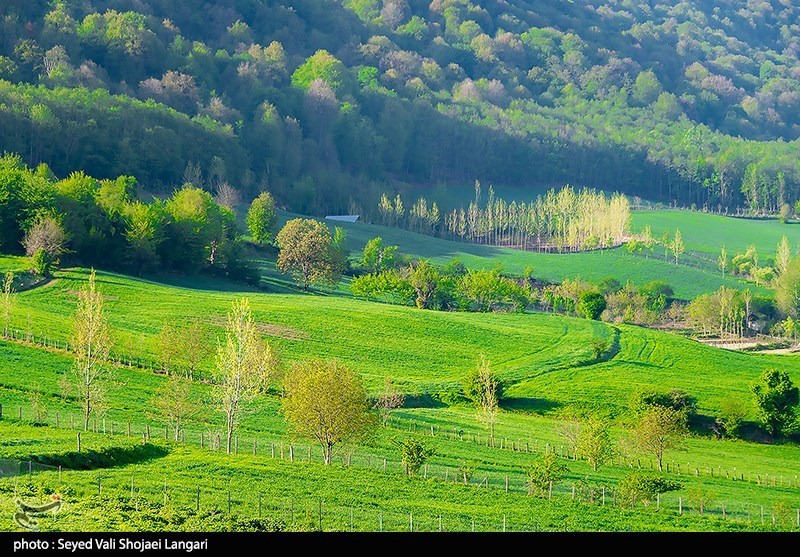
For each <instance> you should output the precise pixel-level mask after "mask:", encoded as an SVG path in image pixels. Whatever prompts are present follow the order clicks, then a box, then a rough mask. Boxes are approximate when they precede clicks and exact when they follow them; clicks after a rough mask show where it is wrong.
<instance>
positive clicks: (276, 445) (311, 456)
mask: <svg viewBox="0 0 800 557" xmlns="http://www.w3.org/2000/svg"><path fill="white" fill-rule="evenodd" d="M2 408H3V407H2V405H0V417H2V416H3V414H2V412H3V410H2ZM14 414H15V415H13V418H16V419H17V420H23V421H25V420H27V421H29V422H31V423H35V424H38V425H48V426H51V427H56V428H61V429H71V430H74V431H75V435H76V437H75V439H76V451H77V452H80V451H81V450H82V448H83V449H84V450H85V449H86V447H85V446H84V447H82V446H81V443H82V437H81V430H82V429H83V422H82V421H81V420H80V419H79V420H76V419H75V416H74V415H73V414H69V415H62V414H61V413H60V412H56V413H50V412H44V411H42V410H37V409H34V408H30V407H23V406H17V407H16V412H15V413H14ZM8 417H12V416H6V418H8ZM392 427H393V428H395V429H398V430H399V431H403V432H408V433H411V434H417V435H425V436H430V437H439V438H440V439H446V440H448V441H451V442H458V443H469V444H475V445H480V446H481V447H482V449H488V450H497V451H510V452H518V453H530V454H531V455H532V458H533V456H534V455H538V454H541V453H542V452H545V451H552V452H554V453H555V454H556V455H558V456H559V457H561V458H562V459H564V461H567V460H569V459H570V455H569V454H568V450H567V449H566V448H565V447H564V446H563V445H557V444H551V443H549V442H544V441H539V440H533V439H531V438H530V437H527V436H526V437H525V438H518V439H516V440H514V439H511V438H509V437H507V436H505V437H498V438H496V439H495V440H494V446H493V444H492V442H491V440H490V438H489V436H488V435H480V434H477V433H465V432H463V431H461V430H458V429H455V428H453V429H450V428H441V427H439V426H437V425H435V424H426V423H421V422H418V421H415V420H408V419H403V418H396V417H393V418H392ZM90 430H91V431H92V432H97V433H105V434H106V435H117V436H125V437H132V438H137V439H141V441H142V442H147V441H150V440H152V439H155V438H159V439H165V440H170V441H172V442H174V441H175V436H174V432H173V431H170V430H169V428H167V427H160V426H155V425H152V424H147V423H145V424H142V423H131V422H124V423H119V422H114V421H111V420H104V419H102V418H101V419H100V420H98V419H93V420H92V422H91V427H90ZM225 441H226V440H225V437H224V436H223V434H222V433H220V432H219V431H213V430H186V429H181V430H180V431H179V433H178V439H177V442H179V443H183V444H189V445H193V446H195V447H198V448H201V449H205V450H209V451H219V452H224V451H226V442H225ZM231 452H232V453H233V454H234V455H237V454H242V455H243V454H249V455H256V456H261V457H265V458H270V459H279V460H283V461H288V462H291V463H298V464H300V463H322V462H324V459H323V455H322V450H321V448H320V447H319V446H318V445H315V444H313V443H303V442H296V441H292V440H288V439H286V438H282V437H279V436H274V437H269V436H267V435H262V436H258V437H255V436H254V437H247V436H238V435H237V436H235V437H234V438H233V439H232V443H231ZM16 462H17V465H16V468H14V466H15V465H14V464H11V465H8V466H9V468H8V469H9V470H16V472H15V473H14V474H7V475H16V476H25V474H26V473H27V474H28V476H29V477H30V478H32V477H33V474H34V473H35V472H57V473H58V474H59V481H60V478H61V467H55V466H48V465H44V464H40V463H37V462H35V461H32V460H28V461H16ZM333 464H335V465H341V466H343V467H354V468H359V469H368V470H372V471H374V472H380V473H385V474H390V475H395V476H396V475H403V474H406V467H405V465H404V463H403V462H402V460H400V459H397V458H392V457H391V456H387V455H386V454H385V453H384V454H382V453H381V449H380V448H375V449H372V450H371V449H370V448H368V447H359V448H358V450H354V449H352V448H350V449H348V450H346V451H341V452H339V453H338V454H337V456H336V458H335V459H334V461H333ZM609 464H610V465H611V466H617V467H621V468H623V469H625V468H627V469H628V470H631V471H632V470H655V469H656V466H655V464H654V462H653V461H652V460H644V461H643V460H642V459H639V458H635V459H633V458H625V457H623V456H621V455H617V456H616V458H615V460H614V461H613V462H611V463H609ZM26 467H27V468H26ZM3 469H4V470H5V468H3ZM664 473H665V474H667V475H671V476H674V477H676V478H678V479H680V478H681V477H684V478H689V477H701V476H707V477H710V478H717V479H718V481H721V480H722V479H723V478H724V479H725V480H729V481H731V482H748V483H750V484H752V485H754V486H761V487H764V488H767V487H775V488H785V489H790V490H794V489H797V488H798V487H800V483H798V482H799V480H798V476H797V475H794V476H793V477H784V476H783V475H780V474H769V473H763V474H751V473H748V474H745V473H743V472H739V473H738V475H737V472H736V469H735V468H734V470H733V471H731V470H724V469H722V467H721V466H717V467H713V466H710V465H706V466H702V467H701V466H692V465H691V464H689V463H686V464H685V465H682V463H677V462H675V461H674V460H672V461H666V462H665V463H664ZM417 475H418V476H419V479H420V480H431V481H442V482H449V483H458V484H462V485H466V486H471V487H472V488H474V489H485V490H494V491H495V492H496V491H504V492H508V493H524V494H527V493H529V492H530V485H529V481H528V477H527V476H526V474H525V472H524V471H523V470H522V469H519V468H512V467H511V466H506V467H502V466H499V465H492V466H488V465H482V466H480V467H474V468H472V469H469V468H467V467H464V466H461V467H459V466H453V465H452V464H449V465H448V464H447V463H444V462H435V461H430V462H428V463H426V464H425V465H424V466H422V467H421V469H420V470H419V472H418V474H417ZM101 481H102V480H101V473H99V474H98V492H100V489H101V485H102V484H101ZM131 485H133V486H134V487H132V488H130V489H131V491H129V490H128V488H129V487H130V486H127V485H125V486H106V487H107V488H108V489H109V490H111V491H110V492H112V493H117V494H120V493H128V494H129V495H130V496H131V497H144V498H145V500H148V501H149V500H154V499H153V498H154V497H155V495H160V496H162V497H163V496H165V494H171V497H172V498H173V499H172V500H173V501H174V502H175V503H176V504H178V503H180V505H182V506H184V507H185V506H186V505H190V503H192V504H193V505H194V506H191V505H190V506H189V507H188V508H195V507H197V505H199V504H203V502H204V501H205V502H207V503H208V504H209V505H212V506H214V507H216V508H217V509H222V510H226V511H227V512H232V510H233V509H237V512H238V513H239V514H240V515H242V516H248V517H250V518H255V517H257V516H259V517H260V516H267V515H266V514H264V513H265V512H267V511H269V512H270V513H273V514H270V515H269V516H283V517H284V518H285V516H286V513H287V512H288V513H289V516H291V517H294V514H293V513H294V512H295V511H294V510H293V509H294V508H295V507H294V502H293V501H294V500H293V499H287V500H286V501H289V503H287V502H286V501H284V500H280V501H278V500H276V499H274V498H273V499H272V500H270V501H267V500H265V499H264V497H262V496H261V495H260V494H258V493H256V492H253V493H241V492H233V493H228V492H227V491H226V490H224V489H219V488H213V487H209V486H203V487H202V488H198V489H197V490H186V489H181V488H170V486H169V482H168V478H166V477H165V479H164V489H163V490H157V491H158V493H157V494H154V493H152V488H149V487H147V486H137V482H136V480H135V477H133V476H132V478H131ZM137 490H138V491H137ZM546 491H547V492H546V494H541V493H540V495H542V496H544V497H546V498H547V499H558V500H562V501H565V500H569V501H572V502H576V503H583V504H590V505H598V506H611V507H619V506H625V507H628V506H629V505H628V503H627V501H619V500H618V490H617V486H616V485H615V483H613V482H600V481H595V480H590V479H589V478H588V477H580V476H579V475H575V474H573V475H570V476H568V477H567V478H566V479H565V480H564V481H562V482H557V483H553V484H552V485H550V486H548V489H547V490H546ZM790 495H791V492H790ZM698 497H699V499H698V500H695V499H694V498H693V497H687V496H684V495H680V494H675V493H668V494H665V495H663V496H658V498H657V500H656V501H655V502H653V503H652V504H653V505H654V506H655V507H656V510H661V509H662V508H663V509H664V510H665V511H670V512H674V513H676V514H678V515H683V514H687V515H690V514H700V513H701V514H703V515H704V516H711V517H717V518H720V519H724V520H735V521H740V522H751V521H752V522H758V520H761V521H762V524H765V525H769V524H770V523H772V524H775V525H778V526H781V525H783V526H791V527H798V528H800V510H798V511H797V513H798V514H797V516H792V517H791V520H789V519H788V518H787V517H786V516H787V512H788V511H787V508H794V505H791V503H789V507H787V505H786V503H785V502H782V503H781V504H779V505H777V506H776V505H775V504H774V503H773V504H766V505H755V504H751V503H744V502H737V503H733V502H729V503H725V502H723V501H713V502H712V501H704V500H703V497H705V495H703V496H698ZM160 499H161V498H159V497H156V498H155V500H156V501H158V500H160ZM168 499H169V498H166V499H163V502H164V503H166V502H167V501H168ZM198 501H199V502H200V503H198ZM318 503H319V502H318V501H310V500H303V501H299V502H298V506H297V512H298V513H301V514H298V516H302V517H303V520H304V521H305V522H309V520H311V519H310V518H309V516H312V515H313V516H316V514H314V513H315V512H318V509H316V507H314V505H315V504H318ZM795 503H796V501H795ZM634 505H635V506H637V507H639V508H641V506H642V503H641V502H639V501H634ZM323 506H324V507H325V508H323V511H322V512H323V516H326V517H328V519H329V520H330V524H329V526H326V527H325V528H326V529H327V528H328V527H330V528H331V529H333V526H334V525H338V526H337V528H338V529H344V530H347V529H348V528H351V527H352V528H353V529H354V530H360V529H365V528H366V529H375V528H376V526H375V525H376V524H377V525H378V527H379V528H384V529H385V530H387V531H389V530H405V527H403V528H401V527H400V526H399V525H400V524H401V523H402V524H404V525H406V526H408V528H415V530H414V531H417V530H436V529H438V527H439V526H438V522H439V520H440V518H439V515H438V514H437V515H435V516H433V515H430V513H429V514H428V515H419V516H418V518H417V526H416V527H415V526H413V524H412V523H413V520H414V519H413V516H407V515H406V514H405V513H398V512H392V511H391V509H389V510H387V509H371V508H363V507H361V506H360V504H359V503H358V502H353V504H352V505H350V506H348V505H342V504H341V503H333V502H327V503H325V504H324V505H323ZM701 506H702V509H701ZM312 507H314V508H313V509H312ZM328 507H329V508H328ZM306 508H308V509H311V510H309V511H308V512H306V510H307V509H306ZM254 509H261V513H260V514H257V513H256V512H255V511H254ZM287 509H289V510H287ZM312 510H313V511H314V512H311V511H312ZM275 512H277V513H278V515H275V514H274V513H275ZM309 513H310V514H309ZM351 513H354V517H355V518H354V519H353V520H356V519H358V517H362V519H358V520H356V522H358V524H355V523H353V524H351V523H350V522H348V517H349V516H350V514H351ZM367 516H369V517H370V518H369V520H367V519H366V517H367ZM754 517H755V518H754ZM359 520H360V522H359ZM441 520H442V521H443V525H442V528H445V529H447V528H449V529H456V530H459V531H469V530H472V529H473V524H472V522H473V520H475V519H474V518H473V517H469V516H466V515H458V516H448V517H444V518H441ZM515 520H516V523H515V524H513V525H512V524H509V523H508V518H507V519H506V529H507V530H510V529H513V528H517V529H525V530H534V531H535V530H536V529H537V528H539V527H540V525H539V524H538V523H536V522H535V521H530V522H526V521H524V520H522V519H520V518H518V517H517V518H516V519H515ZM285 522H286V523H287V524H288V523H289V521H285ZM478 522H479V523H478V524H476V525H475V526H474V528H475V531H482V530H485V529H489V530H494V531H496V529H497V525H496V524H489V523H488V522H486V521H485V519H484V522H481V521H480V520H478ZM495 522H498V523H499V520H496V521H495ZM309 524H310V523H309ZM309 524H305V523H304V525H303V527H304V528H305V527H311V526H313V524H311V525H310V526H309ZM384 524H385V526H383V525H384ZM343 525H344V526H347V528H345V527H344V526H343Z"/></svg>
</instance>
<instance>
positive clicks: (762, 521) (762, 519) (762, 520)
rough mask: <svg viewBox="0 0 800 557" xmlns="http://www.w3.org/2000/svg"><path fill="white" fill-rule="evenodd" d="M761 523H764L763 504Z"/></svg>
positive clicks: (762, 507)
mask: <svg viewBox="0 0 800 557" xmlns="http://www.w3.org/2000/svg"><path fill="white" fill-rule="evenodd" d="M761 524H764V506H763V505H762V506H761Z"/></svg>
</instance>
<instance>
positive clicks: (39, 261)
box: [32, 248, 53, 277]
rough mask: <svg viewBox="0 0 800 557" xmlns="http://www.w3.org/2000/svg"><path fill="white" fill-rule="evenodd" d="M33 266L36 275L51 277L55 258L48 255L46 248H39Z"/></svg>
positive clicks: (34, 256)
mask: <svg viewBox="0 0 800 557" xmlns="http://www.w3.org/2000/svg"><path fill="white" fill-rule="evenodd" d="M32 264H33V270H34V272H36V274H38V275H42V276H43V277H49V276H50V272H51V271H52V270H53V256H51V255H50V254H49V253H47V252H46V251H45V249H44V248H39V249H38V250H37V251H36V253H34V254H33V261H32Z"/></svg>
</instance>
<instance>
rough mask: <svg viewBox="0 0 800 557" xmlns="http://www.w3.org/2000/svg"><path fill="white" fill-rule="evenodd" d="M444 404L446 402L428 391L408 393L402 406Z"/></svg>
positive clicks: (435, 406) (444, 405)
mask: <svg viewBox="0 0 800 557" xmlns="http://www.w3.org/2000/svg"><path fill="white" fill-rule="evenodd" d="M446 406H447V404H445V403H443V402H442V401H441V400H439V399H438V398H436V397H435V396H433V395H431V394H430V393H424V394H421V395H409V396H407V397H406V399H405V401H404V402H403V408H444V407H446Z"/></svg>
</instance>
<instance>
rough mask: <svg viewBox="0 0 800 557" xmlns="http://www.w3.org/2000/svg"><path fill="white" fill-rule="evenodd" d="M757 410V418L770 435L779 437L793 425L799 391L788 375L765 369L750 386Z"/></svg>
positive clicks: (783, 372)
mask: <svg viewBox="0 0 800 557" xmlns="http://www.w3.org/2000/svg"><path fill="white" fill-rule="evenodd" d="M750 390H751V391H752V393H753V396H754V397H755V403H756V406H757V408H758V417H759V419H760V420H761V423H762V424H763V425H764V428H765V429H766V430H767V432H768V433H769V434H770V435H781V434H783V433H785V432H787V431H788V430H789V429H790V428H791V427H792V426H793V425H794V423H795V419H796V412H797V404H798V395H799V394H800V390H798V388H797V387H796V386H795V385H794V383H792V380H791V379H790V378H789V374H788V373H786V372H785V371H778V370H777V369H767V370H764V372H763V373H762V374H761V376H760V377H759V379H758V382H756V383H754V384H753V385H751V386H750Z"/></svg>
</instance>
